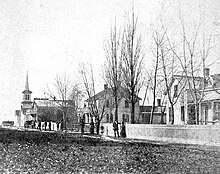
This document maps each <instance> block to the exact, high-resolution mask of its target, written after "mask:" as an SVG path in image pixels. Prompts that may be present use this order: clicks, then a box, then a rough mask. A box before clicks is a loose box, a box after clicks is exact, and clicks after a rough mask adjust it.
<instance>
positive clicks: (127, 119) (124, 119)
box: [122, 114, 129, 123]
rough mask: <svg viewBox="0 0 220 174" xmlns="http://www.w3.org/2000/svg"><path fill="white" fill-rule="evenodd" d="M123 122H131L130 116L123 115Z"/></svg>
mask: <svg viewBox="0 0 220 174" xmlns="http://www.w3.org/2000/svg"><path fill="white" fill-rule="evenodd" d="M122 121H123V122H124V123H128V122H129V114H122Z"/></svg>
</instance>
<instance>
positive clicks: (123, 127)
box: [121, 121, 126, 138]
mask: <svg viewBox="0 0 220 174" xmlns="http://www.w3.org/2000/svg"><path fill="white" fill-rule="evenodd" d="M121 137H122V138H125V137H126V130H125V124H124V122H123V121H122V123H121Z"/></svg>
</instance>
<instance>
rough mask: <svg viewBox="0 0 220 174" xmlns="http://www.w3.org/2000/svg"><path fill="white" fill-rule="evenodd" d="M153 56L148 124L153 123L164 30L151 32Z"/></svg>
mask: <svg viewBox="0 0 220 174" xmlns="http://www.w3.org/2000/svg"><path fill="white" fill-rule="evenodd" d="M152 37H153V42H154V43H153V44H154V47H153V50H152V53H153V56H154V58H155V59H154V67H153V78H152V85H151V87H152V91H153V103H152V109H151V116H150V124H152V123H153V117H154V110H155V103H156V93H157V83H158V80H160V79H158V73H159V68H160V67H159V59H160V57H161V55H162V52H161V51H162V50H161V48H162V47H163V45H164V42H165V32H163V33H160V32H158V31H156V30H155V31H154V33H153V36H152Z"/></svg>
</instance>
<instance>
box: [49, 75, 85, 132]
mask: <svg viewBox="0 0 220 174" xmlns="http://www.w3.org/2000/svg"><path fill="white" fill-rule="evenodd" d="M53 89H54V90H53V91H52V90H51V89H50V88H49V87H48V90H47V92H45V93H46V94H47V95H49V97H51V98H52V99H53V100H54V102H56V104H57V108H58V109H59V110H60V111H61V112H62V114H63V118H62V123H63V128H64V129H66V128H67V121H68V117H71V116H75V117H76V112H77V109H78V106H79V102H80V100H81V98H82V97H83V93H82V91H81V90H80V88H79V85H78V84H77V83H76V84H74V85H72V83H71V82H70V81H69V79H68V77H67V76H66V75H65V76H59V75H57V76H56V78H55V82H54V88H53Z"/></svg>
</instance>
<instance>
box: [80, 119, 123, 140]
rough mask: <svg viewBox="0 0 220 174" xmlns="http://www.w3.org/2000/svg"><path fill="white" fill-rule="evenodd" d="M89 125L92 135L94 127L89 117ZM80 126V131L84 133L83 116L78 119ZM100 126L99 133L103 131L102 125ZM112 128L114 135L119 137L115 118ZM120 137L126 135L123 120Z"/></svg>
mask: <svg viewBox="0 0 220 174" xmlns="http://www.w3.org/2000/svg"><path fill="white" fill-rule="evenodd" d="M89 125H90V128H89V131H90V134H92V135H93V134H94V129H95V123H94V121H93V119H91V122H90V124H89ZM80 126H81V133H82V134H84V129H85V122H84V119H83V118H81V119H80ZM97 126H99V125H96V127H97ZM100 128H101V134H103V133H104V127H103V126H101V127H100ZM113 130H114V136H115V137H119V128H118V122H117V120H115V121H114V122H113ZM120 137H123V138H125V137H126V130H125V124H124V122H122V123H121V129H120Z"/></svg>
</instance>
